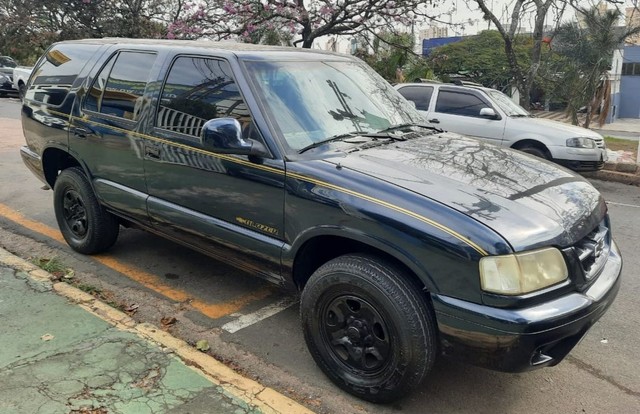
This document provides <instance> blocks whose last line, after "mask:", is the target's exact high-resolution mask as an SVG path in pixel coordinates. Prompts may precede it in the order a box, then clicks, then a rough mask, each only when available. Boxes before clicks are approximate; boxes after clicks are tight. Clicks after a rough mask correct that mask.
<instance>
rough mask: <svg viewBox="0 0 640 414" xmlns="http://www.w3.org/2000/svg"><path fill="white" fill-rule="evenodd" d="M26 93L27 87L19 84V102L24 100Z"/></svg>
mask: <svg viewBox="0 0 640 414" xmlns="http://www.w3.org/2000/svg"><path fill="white" fill-rule="evenodd" d="M26 93H27V85H25V84H24V83H22V82H20V83H19V84H18V95H19V96H20V100H21V101H22V100H24V95H25V94H26Z"/></svg>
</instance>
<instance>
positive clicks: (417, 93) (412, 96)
mask: <svg viewBox="0 0 640 414" xmlns="http://www.w3.org/2000/svg"><path fill="white" fill-rule="evenodd" d="M398 92H400V94H401V95H402V96H404V97H405V99H408V100H410V101H412V102H414V103H415V104H416V109H418V110H420V111H428V110H429V103H430V102H431V95H433V86H405V87H404V88H400V89H398Z"/></svg>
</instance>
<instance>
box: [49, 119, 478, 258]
mask: <svg viewBox="0 0 640 414" xmlns="http://www.w3.org/2000/svg"><path fill="white" fill-rule="evenodd" d="M49 112H51V113H53V114H56V115H61V116H65V117H66V116H69V115H68V114H64V113H60V112H56V111H51V110H50V111H49ZM69 118H70V121H71V119H72V118H73V116H69ZM82 122H86V123H89V124H94V125H97V126H100V127H104V128H110V129H113V130H116V131H120V132H122V133H124V134H131V135H134V136H137V137H140V138H144V139H149V140H151V141H156V142H160V143H163V144H166V145H172V146H174V147H178V148H183V149H185V150H188V151H195V152H199V153H201V154H205V155H209V156H212V157H216V158H219V159H222V160H225V161H229V162H233V163H236V164H240V165H244V166H247V167H251V168H256V169H259V170H263V171H268V172H271V173H273V174H278V175H285V172H284V171H283V170H280V169H277V168H273V167H267V166H266V165H259V164H255V163H253V162H251V161H247V160H243V159H240V158H236V157H232V156H229V155H225V154H219V153H215V152H211V151H206V150H203V149H200V148H196V147H191V146H189V145H184V144H180V143H177V142H173V141H169V140H166V139H162V138H158V137H154V136H151V135H146V134H142V133H140V132H135V131H130V130H127V129H124V128H118V127H114V126H112V125H105V124H102V123H100V122H95V121H90V120H88V119H84V118H82ZM286 176H287V177H291V178H296V179H298V180H301V181H306V182H308V183H311V184H315V185H319V186H321V187H326V188H330V189H332V190H335V191H339V192H341V193H344V194H349V195H351V196H353V197H357V198H360V199H362V200H366V201H369V202H371V203H374V204H377V205H379V206H383V207H386V208H388V209H390V210H393V211H397V212H398V213H402V214H405V215H407V216H409V217H412V218H414V219H416V220H418V221H421V222H423V223H426V224H428V225H430V226H432V227H435V228H436V229H438V230H440V231H442V232H444V233H447V234H448V235H450V236H452V237H454V238H456V239H458V240H460V241H461V242H463V243H465V244H467V245H468V246H470V247H472V248H473V249H474V250H475V251H477V252H478V253H480V254H481V255H482V256H488V255H489V253H487V251H486V250H484V249H483V248H482V247H480V246H479V245H478V244H476V243H474V242H473V241H471V240H469V239H468V238H467V237H465V236H463V235H462V234H460V233H458V232H456V231H455V230H452V229H450V228H449V227H447V226H444V225H442V224H440V223H438V222H436V221H433V220H431V219H430V218H428V217H425V216H422V215H420V214H418V213H415V212H413V211H411V210H407V209H405V208H402V207H399V206H396V205H395V204H391V203H389V202H387V201H384V200H380V199H378V198H375V197H372V196H369V195H366V194H362V193H359V192H357V191H353V190H349V189H348V188H344V187H340V186H337V185H335V184H331V183H327V182H324V181H320V180H316V179H315V178H311V177H307V176H305V175H301V174H296V173H292V172H288V173H286ZM263 231H267V232H268V230H266V229H265V230H263Z"/></svg>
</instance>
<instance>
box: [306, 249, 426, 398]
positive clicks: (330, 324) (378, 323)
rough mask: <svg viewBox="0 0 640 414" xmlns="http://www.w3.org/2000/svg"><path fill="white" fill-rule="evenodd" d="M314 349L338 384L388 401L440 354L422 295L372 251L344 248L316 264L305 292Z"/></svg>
mask: <svg viewBox="0 0 640 414" xmlns="http://www.w3.org/2000/svg"><path fill="white" fill-rule="evenodd" d="M300 315H301V319H302V326H303V331H304V336H305V341H306V343H307V347H308V348H309V352H310V353H311V355H312V356H313V358H314V360H315V361H316V363H317V364H318V366H319V367H320V368H321V369H322V370H323V371H324V373H325V374H326V375H327V376H328V377H329V378H330V379H331V380H332V381H333V382H334V383H335V384H336V385H337V386H339V387H340V388H342V389H344V390H346V391H347V392H349V393H351V394H354V395H356V396H358V397H360V398H362V399H365V400H368V401H372V402H379V403H386V402H391V401H394V400H397V399H398V398H401V397H402V396H404V395H405V394H407V393H409V392H410V391H411V390H413V389H415V388H416V387H417V386H418V385H420V383H421V382H422V380H423V379H424V377H425V376H426V375H427V373H428V372H429V370H430V369H431V367H432V365H433V361H434V359H435V355H436V349H437V345H436V325H435V319H434V316H433V311H432V309H431V307H430V304H429V303H428V301H427V298H426V296H425V295H423V294H422V292H420V290H419V289H418V288H417V287H416V286H415V284H414V283H413V282H412V281H411V280H410V279H409V275H407V274H406V273H405V272H403V271H402V270H401V269H399V268H398V267H396V266H395V265H393V264H392V263H389V262H386V261H384V260H382V259H379V258H377V257H375V256H370V255H360V254H353V255H345V256H341V257H338V258H336V259H333V260H331V261H329V262H327V263H325V264H324V265H322V266H321V267H320V268H319V269H318V270H316V271H315V272H314V274H313V275H312V276H311V278H310V279H309V281H308V282H307V284H306V286H305V288H304V290H303V292H302V296H301V299H300Z"/></svg>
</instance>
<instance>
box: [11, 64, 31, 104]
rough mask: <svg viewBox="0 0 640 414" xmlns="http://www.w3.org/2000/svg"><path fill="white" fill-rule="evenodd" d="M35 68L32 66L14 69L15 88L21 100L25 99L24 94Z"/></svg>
mask: <svg viewBox="0 0 640 414" xmlns="http://www.w3.org/2000/svg"><path fill="white" fill-rule="evenodd" d="M32 71H33V67H31V66H17V67H15V68H14V69H13V88H14V89H17V90H18V93H19V94H20V99H22V98H24V93H25V91H26V90H27V81H28V80H29V76H31V72H32Z"/></svg>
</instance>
